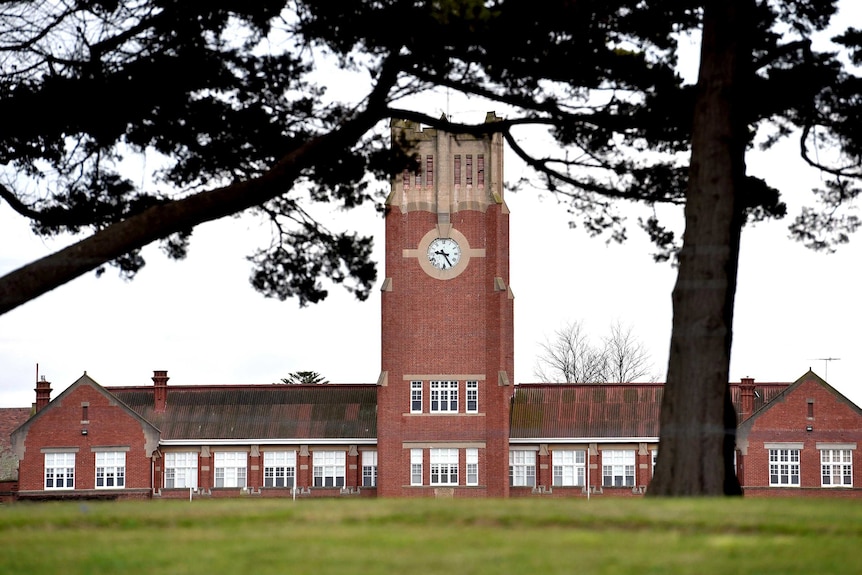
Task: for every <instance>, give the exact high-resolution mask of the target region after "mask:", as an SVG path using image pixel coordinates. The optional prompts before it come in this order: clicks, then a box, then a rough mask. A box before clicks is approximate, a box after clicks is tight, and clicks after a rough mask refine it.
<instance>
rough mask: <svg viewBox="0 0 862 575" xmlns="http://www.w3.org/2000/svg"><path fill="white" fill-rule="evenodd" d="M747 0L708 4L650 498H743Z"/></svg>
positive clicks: (747, 68)
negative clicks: (738, 383)
mask: <svg viewBox="0 0 862 575" xmlns="http://www.w3.org/2000/svg"><path fill="white" fill-rule="evenodd" d="M751 3H752V2H751V0H712V1H709V2H706V3H705V6H704V19H703V40H702V43H701V61H700V72H699V77H698V94H697V100H696V106H695V115H694V124H693V128H692V143H691V164H690V171H689V182H688V189H687V195H686V207H685V223H686V227H685V234H684V236H683V247H682V250H681V252H680V258H679V273H678V276H677V281H676V285H675V286H674V290H673V329H672V333H671V346H670V356H669V363H668V373H667V384H666V386H665V390H664V396H663V400H662V411H661V438H660V445H659V456H658V461H657V463H656V472H655V477H654V478H653V480H652V482H651V483H650V488H649V493H650V495H654V496H688V495H691V496H694V495H705V496H706V495H722V494H738V493H740V488H739V482H738V481H737V479H736V475H735V473H734V469H733V450H734V441H735V431H736V414H735V413H734V410H733V405H732V404H731V402H730V395H729V394H730V391H729V387H728V380H729V372H730V351H731V339H732V327H733V301H734V295H735V293H736V279H737V267H738V263H739V240H740V232H741V229H742V222H743V210H742V207H743V202H742V196H741V195H742V186H743V182H744V178H745V147H746V142H747V130H746V122H745V117H744V114H743V104H744V102H743V100H742V98H743V97H744V92H745V85H746V82H747V77H748V76H747V74H748V70H749V66H750V64H749V62H750V59H751V51H750V49H747V48H746V44H747V39H748V25H749V23H750V20H751V18H750V15H751Z"/></svg>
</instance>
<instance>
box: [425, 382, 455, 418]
mask: <svg viewBox="0 0 862 575" xmlns="http://www.w3.org/2000/svg"><path fill="white" fill-rule="evenodd" d="M457 411H458V382H457V381H432V382H431V413H441V412H457Z"/></svg>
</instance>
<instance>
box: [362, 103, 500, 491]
mask: <svg viewBox="0 0 862 575" xmlns="http://www.w3.org/2000/svg"><path fill="white" fill-rule="evenodd" d="M498 120H499V118H498V117H497V116H496V115H495V114H494V113H493V112H492V113H489V114H488V115H487V117H486V119H485V121H486V122H495V121H498ZM391 132H392V145H393V146H398V145H402V146H406V147H407V149H406V152H407V153H408V154H413V155H414V157H415V158H416V160H417V162H416V165H417V169H416V170H415V171H413V170H405V171H404V172H403V173H402V174H399V175H398V176H397V177H395V178H394V179H393V182H392V191H391V193H390V196H389V198H388V200H387V211H386V263H385V266H386V269H385V280H384V283H383V287H382V362H381V363H382V366H381V367H382V371H381V374H380V379H379V382H378V385H379V388H378V394H377V397H378V400H377V403H378V408H377V409H378V411H377V446H378V484H377V485H378V487H377V493H378V495H379V496H381V497H394V496H416V497H435V496H436V497H453V496H454V497H506V496H508V494H509V471H508V469H509V409H510V400H511V397H512V394H513V388H512V384H513V381H512V378H513V376H514V336H513V322H514V312H513V296H512V291H511V289H510V287H509V211H508V208H507V206H506V203H505V201H504V199H503V139H502V136H501V135H500V134H491V135H483V136H471V135H463V134H450V133H447V132H444V131H442V130H438V129H432V128H425V129H422V128H421V127H420V126H419V125H418V124H416V123H413V122H409V121H401V120H397V121H393V123H392V125H391Z"/></svg>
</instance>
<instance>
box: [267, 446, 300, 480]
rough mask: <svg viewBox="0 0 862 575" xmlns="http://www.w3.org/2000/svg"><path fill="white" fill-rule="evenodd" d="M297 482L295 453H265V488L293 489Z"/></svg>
mask: <svg viewBox="0 0 862 575" xmlns="http://www.w3.org/2000/svg"><path fill="white" fill-rule="evenodd" d="M295 480H296V452H295V451H264V452H263V486H264V487H293V486H294V481H295Z"/></svg>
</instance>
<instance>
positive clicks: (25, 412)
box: [0, 407, 33, 453]
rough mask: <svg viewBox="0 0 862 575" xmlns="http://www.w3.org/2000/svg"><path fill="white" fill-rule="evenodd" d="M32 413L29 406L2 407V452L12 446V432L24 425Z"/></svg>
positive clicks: (0, 418)
mask: <svg viewBox="0 0 862 575" xmlns="http://www.w3.org/2000/svg"><path fill="white" fill-rule="evenodd" d="M32 413H33V410H32V408H29V407H4V408H0V453H2V452H3V451H6V450H7V449H11V448H12V443H11V439H10V436H11V435H12V432H13V431H15V430H16V429H17V428H19V427H20V426H21V425H23V424H24V422H25V421H27V420H28V419H29V418H30V415H31V414H32Z"/></svg>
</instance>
